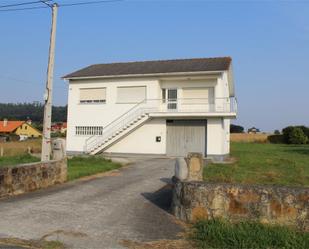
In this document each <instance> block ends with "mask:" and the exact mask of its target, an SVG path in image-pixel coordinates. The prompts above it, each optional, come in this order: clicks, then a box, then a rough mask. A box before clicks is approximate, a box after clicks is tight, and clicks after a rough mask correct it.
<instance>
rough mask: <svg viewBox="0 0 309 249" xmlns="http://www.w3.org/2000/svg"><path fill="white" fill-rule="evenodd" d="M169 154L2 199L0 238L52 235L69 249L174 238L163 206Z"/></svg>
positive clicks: (175, 228) (174, 230) (166, 204)
mask: <svg viewBox="0 0 309 249" xmlns="http://www.w3.org/2000/svg"><path fill="white" fill-rule="evenodd" d="M173 169H174V161H173V160H171V159H144V160H138V161H137V162H135V163H134V164H133V165H130V166H128V167H124V168H123V169H121V170H120V171H119V173H117V174H113V175H111V176H105V177H103V178H97V179H93V180H89V181H78V182H72V183H68V184H64V185H62V186H56V187H52V188H49V189H46V190H40V191H37V192H33V193H30V194H26V195H22V196H18V197H14V198H11V199H5V200H1V201H0V217H1V219H0V238H1V237H2V238H3V237H6V238H7V237H15V238H20V239H40V238H46V239H52V240H54V239H55V240H60V241H63V242H65V243H66V244H67V245H68V246H69V248H83V249H86V248H87V249H95V248H100V249H101V248H123V247H121V245H120V244H119V241H120V240H122V239H129V240H139V241H151V240H159V239H175V238H177V234H178V233H180V232H182V228H181V227H180V226H179V225H177V224H176V223H175V220H174V218H173V217H172V216H171V215H170V214H169V213H168V212H167V211H166V210H167V209H168V207H169V204H170V197H171V193H170V189H169V188H168V187H166V184H167V182H168V181H169V179H170V177H171V176H172V174H173Z"/></svg>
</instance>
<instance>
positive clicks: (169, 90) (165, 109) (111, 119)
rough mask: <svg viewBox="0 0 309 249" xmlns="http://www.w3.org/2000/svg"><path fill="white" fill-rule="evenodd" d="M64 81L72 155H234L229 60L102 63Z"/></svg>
mask: <svg viewBox="0 0 309 249" xmlns="http://www.w3.org/2000/svg"><path fill="white" fill-rule="evenodd" d="M63 78H64V79H65V80H68V82H69V94H68V127H67V152H68V153H88V154H92V155H94V154H98V153H107V154H115V155H119V154H122V155H128V154H136V155H140V154H143V155H154V156H168V157H183V156H186V155H187V153H188V152H199V153H202V154H203V155H204V156H205V157H207V158H212V159H215V160H223V159H224V158H225V157H226V156H227V155H229V151H230V146H229V143H230V139H229V137H230V134H229V128H230V120H231V119H233V118H235V117H236V112H237V110H236V101H235V92H234V82H233V75H232V59H231V58H230V57H221V58H199V59H181V60H162V61H143V62H125V63H111V64H96V65H92V66H89V67H86V68H84V69H81V70H78V71H76V72H73V73H71V74H68V75H66V76H64V77H63Z"/></svg>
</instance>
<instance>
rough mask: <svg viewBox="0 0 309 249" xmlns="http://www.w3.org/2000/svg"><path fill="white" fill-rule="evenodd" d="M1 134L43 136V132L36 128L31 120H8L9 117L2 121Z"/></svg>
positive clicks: (22, 137)
mask: <svg viewBox="0 0 309 249" xmlns="http://www.w3.org/2000/svg"><path fill="white" fill-rule="evenodd" d="M0 134H2V135H12V134H15V135H18V136H19V137H20V138H21V139H25V138H28V137H33V138H34V137H41V136H42V134H41V132H40V131H39V130H37V129H36V128H34V127H33V126H32V125H31V122H29V121H28V122H26V121H8V120H7V119H4V120H3V121H0Z"/></svg>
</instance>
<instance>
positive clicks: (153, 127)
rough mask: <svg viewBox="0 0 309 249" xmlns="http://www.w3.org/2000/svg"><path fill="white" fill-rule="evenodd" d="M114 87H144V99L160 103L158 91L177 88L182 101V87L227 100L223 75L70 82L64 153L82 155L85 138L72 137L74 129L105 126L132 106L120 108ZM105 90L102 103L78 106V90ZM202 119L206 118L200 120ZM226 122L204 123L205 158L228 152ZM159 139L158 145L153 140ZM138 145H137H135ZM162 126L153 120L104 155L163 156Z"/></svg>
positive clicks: (160, 120)
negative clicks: (202, 89)
mask: <svg viewBox="0 0 309 249" xmlns="http://www.w3.org/2000/svg"><path fill="white" fill-rule="evenodd" d="M118 86H146V87H147V94H146V97H147V99H161V97H162V96H161V88H173V87H177V88H179V98H182V90H181V88H183V87H214V89H215V90H214V94H215V96H214V97H215V98H218V97H224V98H226V97H228V96H229V92H228V91H229V90H228V84H227V74H226V73H223V74H222V75H221V76H219V78H207V79H206V78H205V79H198V80H192V79H190V80H189V79H187V80H184V79H177V80H176V79H174V80H173V79H168V80H166V79H164V80H163V79H156V78H144V79H140V78H136V79H117V80H116V79H93V80H73V81H70V84H69V94H68V103H69V105H68V129H67V151H68V152H82V151H83V150H84V145H85V140H86V139H87V138H88V137H89V136H77V135H75V126H106V125H108V124H109V123H110V122H112V121H113V120H115V119H116V118H118V117H119V116H121V115H122V114H123V113H125V112H127V111H128V110H129V109H130V108H132V107H133V106H134V105H136V104H120V103H116V101H117V87H118ZM92 87H93V88H96V87H106V103H105V104H104V103H97V104H80V103H79V89H80V88H92ZM204 118H206V117H204ZM228 131H229V120H225V121H222V118H209V119H208V129H207V132H208V138H209V139H208V143H207V149H208V154H213V155H221V154H227V153H228V152H229V144H228V141H229V134H228ZM156 136H161V139H162V141H161V142H160V143H157V142H155V137H156ZM137 141H138V142H137ZM165 141H166V125H165V121H164V119H154V120H151V121H150V122H147V123H146V124H145V125H144V126H142V127H140V128H139V129H137V130H135V131H134V132H133V133H131V134H130V135H128V136H127V137H126V138H124V139H123V140H121V141H119V142H118V143H117V144H114V145H113V146H112V147H110V148H109V149H108V150H107V152H115V153H116V152H117V153H147V154H165V153H166V148H165V147H166V145H165V144H166V142H165Z"/></svg>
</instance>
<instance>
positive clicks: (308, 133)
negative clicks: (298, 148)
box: [282, 125, 309, 144]
mask: <svg viewBox="0 0 309 249" xmlns="http://www.w3.org/2000/svg"><path fill="white" fill-rule="evenodd" d="M295 129H297V130H298V131H296V132H295V131H294V130H295ZM299 130H301V132H300V131H299ZM292 133H293V135H292ZM282 134H283V139H284V142H285V143H287V144H295V142H296V141H295V139H294V138H295V135H296V136H302V135H304V136H305V138H301V139H300V140H301V141H297V143H296V144H300V142H302V143H303V141H304V140H306V142H305V143H308V142H309V128H308V127H306V126H303V125H302V126H288V127H286V128H284V129H283V130H282ZM299 134H301V135H299ZM291 137H293V139H292V140H293V141H291ZM296 140H297V139H296Z"/></svg>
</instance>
